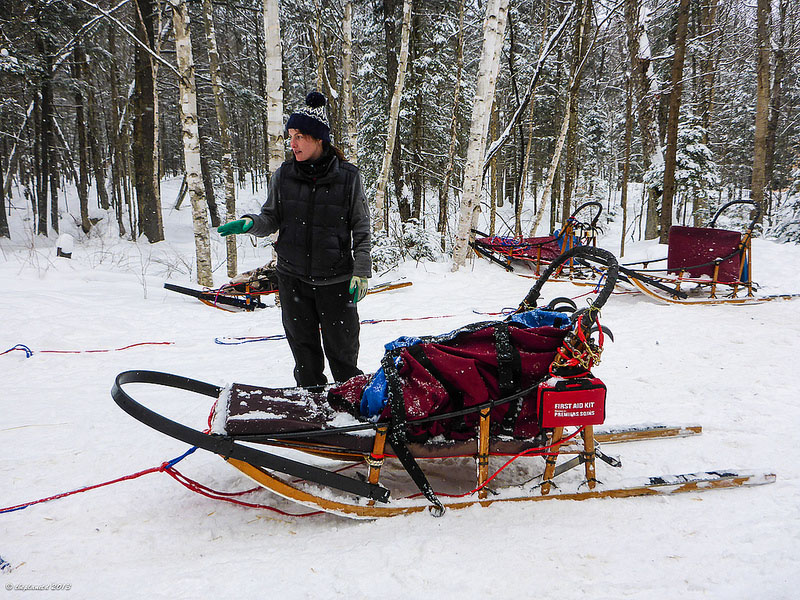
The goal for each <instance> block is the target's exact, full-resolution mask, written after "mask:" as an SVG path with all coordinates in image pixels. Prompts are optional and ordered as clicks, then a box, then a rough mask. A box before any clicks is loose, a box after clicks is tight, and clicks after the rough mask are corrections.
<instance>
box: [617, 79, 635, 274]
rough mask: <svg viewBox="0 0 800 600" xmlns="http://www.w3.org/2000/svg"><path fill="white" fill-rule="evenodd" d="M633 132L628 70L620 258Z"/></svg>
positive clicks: (621, 255) (622, 247)
mask: <svg viewBox="0 0 800 600" xmlns="http://www.w3.org/2000/svg"><path fill="white" fill-rule="evenodd" d="M632 133H633V82H632V81H631V74H630V72H628V73H627V75H626V77H625V141H624V142H623V144H624V146H625V149H624V153H625V158H624V160H623V163H622V198H621V199H620V204H621V205H622V234H621V235H620V238H619V255H620V258H621V257H623V256H625V234H626V232H627V229H628V182H629V181H630V173H631V137H632Z"/></svg>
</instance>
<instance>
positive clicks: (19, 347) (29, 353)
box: [0, 342, 175, 358]
mask: <svg viewBox="0 0 800 600" xmlns="http://www.w3.org/2000/svg"><path fill="white" fill-rule="evenodd" d="M174 343H175V342H138V343H136V344H128V345H127V346H122V347H121V348H108V349H102V350H37V351H36V352H38V353H39V354H92V353H97V352H120V351H122V350H128V349H129V348H135V347H137V346H170V345H172V344H174ZM14 350H21V351H23V352H25V358H30V357H31V356H33V355H34V351H33V350H31V349H30V348H28V346H26V345H25V344H17V345H16V346H14V347H13V348H9V349H8V350H5V351H4V352H0V356H3V355H4V354H8V353H9V352H13V351H14Z"/></svg>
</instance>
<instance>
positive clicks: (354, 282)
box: [350, 275, 368, 303]
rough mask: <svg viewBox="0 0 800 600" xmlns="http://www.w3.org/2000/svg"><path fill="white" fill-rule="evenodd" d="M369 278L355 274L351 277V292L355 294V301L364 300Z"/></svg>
mask: <svg viewBox="0 0 800 600" xmlns="http://www.w3.org/2000/svg"><path fill="white" fill-rule="evenodd" d="M367 287H368V286H367V278H366V277H359V276H358V275H353V276H352V277H351V278H350V293H351V294H353V303H356V302H358V301H359V300H363V299H364V296H366V295H367Z"/></svg>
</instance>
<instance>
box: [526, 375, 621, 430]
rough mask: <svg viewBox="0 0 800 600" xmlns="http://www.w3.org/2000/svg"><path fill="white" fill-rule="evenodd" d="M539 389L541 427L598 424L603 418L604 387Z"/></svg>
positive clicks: (604, 406)
mask: <svg viewBox="0 0 800 600" xmlns="http://www.w3.org/2000/svg"><path fill="white" fill-rule="evenodd" d="M600 386H602V387H600ZM600 386H598V387H593V388H590V389H574V390H571V389H558V390H556V389H552V388H551V389H548V388H546V387H545V388H540V389H539V399H540V402H539V415H540V418H541V425H542V427H567V426H572V425H576V426H578V425H599V424H601V423H602V422H603V421H604V420H605V413H606V389H605V386H603V384H602V383H600Z"/></svg>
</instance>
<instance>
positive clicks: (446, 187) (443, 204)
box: [436, 0, 464, 250]
mask: <svg viewBox="0 0 800 600" xmlns="http://www.w3.org/2000/svg"><path fill="white" fill-rule="evenodd" d="M456 43H457V49H456V87H455V89H454V90H453V112H452V115H451V116H450V147H449V149H448V151H447V165H446V166H445V168H444V178H443V183H442V186H441V187H440V188H439V221H438V223H437V226H436V230H437V231H438V232H439V235H440V241H441V248H442V250H445V248H446V246H447V243H446V238H447V216H448V213H449V210H448V205H449V198H450V179H451V177H452V176H453V166H454V164H455V160H456V148H457V146H458V107H459V103H460V99H461V77H462V73H463V70H464V0H459V3H458V41H457V42H456Z"/></svg>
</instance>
